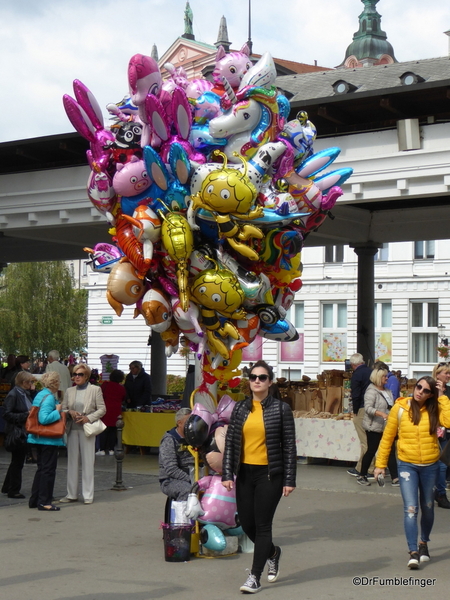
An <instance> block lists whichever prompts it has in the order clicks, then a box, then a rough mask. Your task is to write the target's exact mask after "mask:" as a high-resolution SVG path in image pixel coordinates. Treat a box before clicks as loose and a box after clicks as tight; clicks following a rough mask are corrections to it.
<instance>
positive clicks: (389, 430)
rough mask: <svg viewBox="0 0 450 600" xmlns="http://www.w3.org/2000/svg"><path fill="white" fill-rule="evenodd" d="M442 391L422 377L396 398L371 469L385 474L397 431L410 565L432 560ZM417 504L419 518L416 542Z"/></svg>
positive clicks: (444, 415) (448, 411) (448, 410)
mask: <svg viewBox="0 0 450 600" xmlns="http://www.w3.org/2000/svg"><path fill="white" fill-rule="evenodd" d="M443 392H444V390H443V384H442V382H440V381H438V382H436V381H435V380H434V379H433V378H432V377H421V378H420V379H419V381H418V382H417V383H416V386H415V388H414V392H413V395H412V397H410V398H400V399H399V400H398V401H397V402H396V403H395V405H394V406H393V408H392V410H391V411H390V413H389V417H388V419H387V423H386V428H385V430H384V433H383V437H382V439H381V443H380V446H379V448H378V455H377V459H376V465H375V471H374V475H375V478H376V479H378V476H379V475H383V477H384V470H385V468H386V464H387V461H388V458H389V453H390V450H391V446H392V444H393V442H394V439H395V438H396V437H397V435H398V442H397V456H398V474H399V479H400V491H401V493H402V498H403V507H404V527H405V534H406V541H407V544H408V550H409V554H410V559H409V562H408V567H409V568H410V569H418V568H419V563H422V562H425V561H428V560H430V554H429V552H428V542H429V540H430V533H431V529H432V527H433V522H434V495H433V489H434V486H435V485H436V478H437V474H438V471H439V456H440V453H441V450H440V447H439V442H438V438H437V435H436V429H437V427H438V425H442V426H443V427H449V425H450V400H449V399H448V398H447V397H446V396H444V395H443ZM438 396H439V397H438ZM419 495H420V500H419ZM419 502H420V504H419ZM419 506H420V509H421V511H422V516H421V520H420V529H421V531H420V543H419V546H418V545H417V538H418V526H417V515H418V512H419Z"/></svg>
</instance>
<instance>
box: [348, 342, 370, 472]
mask: <svg viewBox="0 0 450 600" xmlns="http://www.w3.org/2000/svg"><path fill="white" fill-rule="evenodd" d="M350 365H351V367H352V370H353V375H352V378H351V380H350V388H351V393H352V412H353V425H354V426H355V429H356V433H357V435H358V438H359V441H360V444H361V453H360V456H359V460H358V462H357V464H356V467H352V468H350V469H347V473H348V474H349V475H352V476H353V477H359V475H360V472H361V466H362V459H363V456H364V454H365V453H366V452H367V434H366V431H365V429H364V428H363V424H362V423H363V419H364V415H365V410H364V394H365V393H366V390H367V388H368V387H369V383H370V376H371V374H372V369H371V368H370V367H368V366H367V365H366V363H365V362H364V357H363V355H362V354H359V352H356V353H355V354H352V355H351V356H350Z"/></svg>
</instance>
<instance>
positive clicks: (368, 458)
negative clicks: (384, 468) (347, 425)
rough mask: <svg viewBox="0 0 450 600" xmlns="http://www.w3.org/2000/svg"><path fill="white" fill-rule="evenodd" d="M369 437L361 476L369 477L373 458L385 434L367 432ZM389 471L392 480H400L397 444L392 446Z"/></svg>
mask: <svg viewBox="0 0 450 600" xmlns="http://www.w3.org/2000/svg"><path fill="white" fill-rule="evenodd" d="M366 435H367V451H366V453H365V454H364V456H363V459H362V463H361V475H364V476H365V475H367V471H368V469H369V467H370V463H371V462H372V458H373V457H374V456H375V454H376V453H377V450H378V446H379V445H380V442H381V438H382V437H383V434H382V433H381V432H378V431H366ZM388 467H389V471H390V473H391V479H397V478H398V467H397V459H396V458H395V442H394V443H393V444H392V448H391V453H390V454H389V461H388Z"/></svg>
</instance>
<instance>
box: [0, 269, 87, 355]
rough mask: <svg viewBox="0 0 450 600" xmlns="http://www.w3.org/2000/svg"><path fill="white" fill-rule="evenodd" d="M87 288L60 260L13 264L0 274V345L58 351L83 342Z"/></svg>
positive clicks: (10, 348) (16, 351) (38, 352)
mask: <svg viewBox="0 0 450 600" xmlns="http://www.w3.org/2000/svg"><path fill="white" fill-rule="evenodd" d="M86 329H87V293H86V290H76V289H74V287H73V279H72V277H71V275H70V271H69V269H68V267H67V265H66V264H65V263H64V262H59V261H53V262H41V263H14V264H10V265H8V267H7V268H6V269H5V270H4V271H3V274H2V275H1V276H0V346H1V350H2V351H3V353H4V354H10V353H14V354H26V355H29V356H30V357H36V356H46V355H47V353H48V352H50V350H59V352H60V353H61V356H68V355H69V354H70V353H73V352H80V351H81V350H83V349H84V348H85V345H86Z"/></svg>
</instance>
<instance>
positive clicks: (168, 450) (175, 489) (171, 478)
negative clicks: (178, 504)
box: [159, 408, 194, 500]
mask: <svg viewBox="0 0 450 600" xmlns="http://www.w3.org/2000/svg"><path fill="white" fill-rule="evenodd" d="M191 412H192V411H191V409H190V408H180V410H179V411H178V412H177V413H176V414H175V423H176V426H175V427H173V428H172V429H170V430H169V431H166V433H165V434H164V436H163V438H162V440H161V444H160V446H159V484H160V486H161V491H162V492H163V493H164V494H166V496H169V498H172V499H173V500H187V497H188V495H189V492H190V491H191V487H192V482H191V477H190V467H193V466H194V457H193V456H192V454H191V453H190V452H189V451H188V450H182V449H181V448H180V446H182V445H183V444H186V442H185V440H184V437H183V436H184V424H185V423H186V421H187V419H188V418H189V415H190V414H191Z"/></svg>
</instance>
